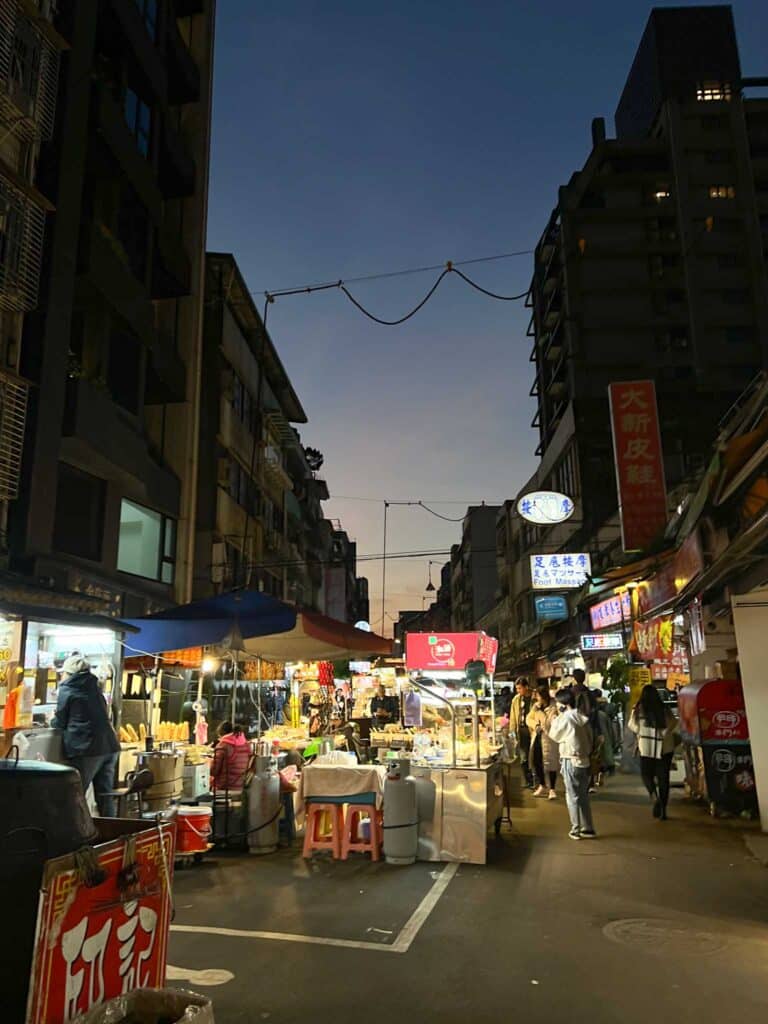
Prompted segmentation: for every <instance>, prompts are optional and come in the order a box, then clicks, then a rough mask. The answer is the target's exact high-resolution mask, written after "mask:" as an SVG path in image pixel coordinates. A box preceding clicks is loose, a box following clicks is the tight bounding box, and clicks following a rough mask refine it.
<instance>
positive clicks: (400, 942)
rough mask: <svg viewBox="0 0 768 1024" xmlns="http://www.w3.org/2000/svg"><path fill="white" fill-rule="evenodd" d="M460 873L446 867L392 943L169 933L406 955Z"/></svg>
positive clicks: (202, 929) (178, 927) (199, 928)
mask: <svg viewBox="0 0 768 1024" xmlns="http://www.w3.org/2000/svg"><path fill="white" fill-rule="evenodd" d="M458 870H459V865H458V864H446V866H445V868H444V869H443V870H442V871H441V872H440V874H439V875H438V876H437V880H436V881H435V882H434V883H433V885H432V888H431V889H430V890H429V892H428V893H427V894H426V896H425V897H424V899H423V900H422V901H421V903H420V904H419V905H418V907H417V908H416V909H415V910H414V912H413V913H412V914H411V916H410V917H409V918H408V920H407V921H406V923H405V925H404V926H403V930H402V931H401V932H400V934H399V935H398V936H397V938H396V939H395V941H394V942H392V943H381V942H358V941H357V940H355V939H328V938H325V937H323V936H321V935H293V934H291V933H290V932H262V931H250V930H248V929H245V928H209V927H207V926H205V925H199V924H172V925H171V931H172V932H181V933H184V934H187V935H221V936H224V937H225V938H234V939H267V940H268V941H271V942H298V943H302V942H303V943H306V944H307V945H310V946H337V947H341V948H342V949H367V950H375V951H376V952H378V953H407V952H408V950H409V949H410V948H411V945H412V943H413V941H414V939H415V938H416V936H417V935H418V934H419V932H420V931H421V929H422V928H423V927H424V924H425V922H426V920H427V918H428V917H429V915H430V914H431V913H432V911H433V910H434V909H435V907H436V906H437V904H438V901H439V900H440V897H441V896H442V895H443V893H444V892H445V890H446V889H447V888H448V886H449V885H450V882H451V879H452V878H453V877H454V875H455V874H456V872H457V871H458Z"/></svg>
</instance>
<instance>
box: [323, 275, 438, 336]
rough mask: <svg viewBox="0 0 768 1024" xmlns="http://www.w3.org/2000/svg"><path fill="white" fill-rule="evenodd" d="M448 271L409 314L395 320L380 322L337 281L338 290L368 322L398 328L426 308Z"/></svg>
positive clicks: (379, 318)
mask: <svg viewBox="0 0 768 1024" xmlns="http://www.w3.org/2000/svg"><path fill="white" fill-rule="evenodd" d="M450 269H451V268H450V267H446V268H445V270H444V271H443V272H442V274H441V275H440V276H439V277H438V279H437V280H436V281H435V283H434V284H433V285H432V287H431V288H430V289H429V291H428V292H427V294H426V295H425V296H424V298H423V299H422V300H421V302H420V303H419V304H418V305H416V306H414V307H413V309H412V310H411V311H410V313H406V314H405V316H401V317H400V318H399V319H397V320H382V319H381V317H378V316H376V315H375V314H373V313H370V312H369V311H368V310H367V309H366V308H365V306H363V305H361V303H359V302H358V301H357V299H356V298H355V297H354V295H353V294H352V293H351V292H350V290H349V289H348V288H347V287H346V285H345V284H344V283H343V282H342V281H339V288H340V289H341V290H342V291H343V292H344V294H345V295H346V296H347V298H348V299H349V301H350V302H351V303H352V305H353V306H356V307H357V309H359V310H360V312H361V313H362V314H363V316H367V317H368V319H369V320H373V322H374V323H377V324H381V325H382V326H383V327H398V326H399V325H400V324H404V323H405V321H406V320H410V319H411V317H412V316H416V314H417V313H418V312H419V310H420V309H422V308H423V307H424V306H426V304H427V303H428V302H429V300H430V299H431V298H432V296H433V295H434V294H435V292H436V291H437V289H438V288H439V286H440V284H441V282H442V280H443V278H444V277H445V276H446V274H448V273H450Z"/></svg>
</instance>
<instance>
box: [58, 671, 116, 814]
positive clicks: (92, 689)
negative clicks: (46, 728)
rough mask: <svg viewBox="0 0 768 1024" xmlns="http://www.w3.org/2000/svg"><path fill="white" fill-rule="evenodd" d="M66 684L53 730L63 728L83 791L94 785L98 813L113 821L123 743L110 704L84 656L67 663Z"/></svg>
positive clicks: (69, 757)
mask: <svg viewBox="0 0 768 1024" xmlns="http://www.w3.org/2000/svg"><path fill="white" fill-rule="evenodd" d="M64 674H65V678H64V681H63V682H62V683H61V684H60V686H59V692H58V697H57V700H56V714H55V716H54V719H53V727H54V728H55V729H61V731H62V733H63V737H62V741H63V745H64V754H65V756H66V759H67V761H68V762H69V764H70V765H71V766H72V767H73V768H76V769H77V770H78V772H79V773H80V778H81V779H82V783H83V792H84V793H87V791H88V787H89V786H90V785H91V783H93V794H94V796H95V798H96V805H97V807H98V809H99V814H100V815H101V816H102V817H103V818H114V816H115V809H116V806H115V805H116V802H115V798H114V796H111V795H109V794H111V793H112V792H113V791H114V788H115V771H116V769H117V761H118V755H119V751H120V743H119V742H118V739H117V735H116V734H115V730H114V729H113V727H112V722H111V721H110V718H109V711H108V709H107V702H106V700H105V699H104V694H103V693H102V692H101V688H100V686H99V681H98V679H97V678H96V676H95V675H94V674H93V672H91V666H90V664H89V663H88V661H87V660H86V659H85V658H84V657H83V656H82V655H81V654H77V653H76V654H72V655H70V657H69V658H67V660H66V661H65V662H64Z"/></svg>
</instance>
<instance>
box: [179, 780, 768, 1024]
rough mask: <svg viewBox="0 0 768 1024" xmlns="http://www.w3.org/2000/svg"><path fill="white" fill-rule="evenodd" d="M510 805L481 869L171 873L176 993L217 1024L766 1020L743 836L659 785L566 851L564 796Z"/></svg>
mask: <svg viewBox="0 0 768 1024" xmlns="http://www.w3.org/2000/svg"><path fill="white" fill-rule="evenodd" d="M515 803H516V805H517V806H515V807H514V808H513V820H514V828H513V830H512V831H509V830H506V829H505V831H504V833H503V834H502V838H501V839H500V840H499V841H498V842H496V841H494V840H493V839H491V840H490V847H489V863H488V864H487V865H486V866H484V867H475V866H470V865H463V866H461V867H459V868H458V870H456V869H455V868H450V869H448V871H447V873H446V874H443V873H442V872H443V871H445V869H444V868H443V867H442V866H441V865H432V864H417V865H414V866H413V867H410V868H394V867H389V866H387V865H384V864H379V865H374V864H371V863H370V861H369V860H368V859H367V858H363V857H360V856H357V857H355V858H354V859H350V861H348V862H346V863H341V862H334V861H332V860H329V859H327V858H326V857H325V856H322V857H320V856H317V857H316V858H315V859H314V860H313V861H312V862H305V861H304V860H302V858H301V857H300V856H299V854H298V851H283V852H281V853H278V854H276V855H275V856H273V857H269V858H253V857H251V858H248V857H246V856H238V855H228V856H220V857H216V858H214V859H212V860H209V861H208V862H207V863H205V864H202V865H199V866H196V867H194V868H190V869H188V870H185V871H182V872H179V873H178V874H177V876H176V883H175V896H176V904H177V916H176V923H175V928H176V927H180V928H191V929H193V930H192V931H177V930H174V932H173V934H172V937H171V947H170V955H169V961H170V963H171V964H172V965H173V968H174V972H173V973H174V976H176V977H179V978H182V977H183V976H185V975H187V976H189V975H191V981H186V982H185V981H183V980H179V981H178V982H177V983H178V984H182V985H187V987H190V988H193V989H195V990H196V991H198V992H201V993H204V994H207V995H208V996H209V997H210V998H212V999H213V1003H214V1012H215V1018H216V1022H217V1024H235V1022H240V1021H242V1022H246V1021H248V1022H259V1021H269V1022H271V1024H298V1022H302V1024H307V1022H309V1021H316V1022H322V1024H325V1022H330V1021H334V1020H338V1021H342V1022H346V1021H349V1020H351V1019H352V1017H353V1015H354V1016H358V1015H359V1016H360V1018H361V1020H364V1021H365V1022H366V1024H379V1022H381V1024H384V1022H387V1024H391V1022H393V1021H395V1020H397V1019H405V1020H408V1021H419V1020H423V1021H430V1022H431V1021H440V1022H444V1024H465V1022H467V1021H473V1022H475V1021H476V1022H486V1021H488V1022H491V1021H494V1022H495V1021H505V1020H511V1021H513V1022H514V1021H515V1020H520V1021H524V1022H525V1024H538V1022H547V1024H559V1022H561V1021H563V1022H566V1021H574V1020H575V1021H585V1022H589V1024H608V1022H610V1024H614V1022H615V1024H619V1022H620V1024H649V1022H659V1024H662V1022H664V1024H666V1022H668V1021H669V1022H675V1024H688V1022H691V1024H694V1022H695V1024H701V1022H710V1021H711V1022H718V1024H720V1022H726V1021H731V1020H736V1019H751V1020H760V1019H765V1017H766V1014H767V1013H768V928H766V924H767V923H768V873H766V868H765V867H763V866H762V865H761V864H760V863H758V862H757V861H756V860H755V859H754V858H753V857H752V856H751V855H750V854H749V852H748V850H747V847H746V846H745V843H744V839H743V836H744V833H745V831H747V830H748V829H749V828H750V826H749V825H748V824H745V823H744V822H741V821H715V820H713V819H711V818H710V817H709V816H708V815H707V814H706V813H705V811H704V810H703V809H702V808H700V807H694V806H690V805H688V804H687V803H686V802H685V801H684V799H683V797H682V794H681V793H679V792H675V791H673V797H672V802H671V805H670V814H671V820H670V821H668V822H665V823H662V822H658V821H655V820H654V819H653V818H652V816H651V813H650V807H649V805H648V802H647V799H646V798H645V797H644V795H643V793H642V792H641V791H640V787H639V783H638V782H637V780H636V779H634V778H626V777H621V778H616V779H613V780H610V782H609V784H608V786H607V787H606V788H605V789H604V790H603V791H601V792H600V793H599V794H598V795H597V796H596V798H595V823H596V827H597V829H598V830H599V838H598V839H597V840H595V841H589V842H588V841H581V842H578V843H577V842H573V841H572V840H569V839H568V836H567V815H566V811H565V806H564V801H563V800H562V799H560V800H558V801H556V802H554V801H553V802H551V803H550V802H547V801H540V800H534V799H533V798H532V797H530V796H529V795H527V794H526V795H522V794H519V795H518V796H517V797H516V798H515ZM211 928H214V929H218V930H219V931H218V932H214V933H211V932H209V931H208V929H211ZM198 929H199V930H198ZM232 932H235V933H236V934H232ZM254 933H256V934H254ZM195 971H204V972H211V971H212V972H213V974H210V973H209V974H203V975H195V974H193V973H192V972H195ZM225 979H228V980H225ZM210 981H219V982H222V981H223V984H218V985H216V986H210V985H205V986H204V985H203V984H201V982H210Z"/></svg>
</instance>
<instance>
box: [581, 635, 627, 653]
mask: <svg viewBox="0 0 768 1024" xmlns="http://www.w3.org/2000/svg"><path fill="white" fill-rule="evenodd" d="M623 647H624V637H623V636H622V635H621V633H583V634H582V637H581V649H582V651H620V650H622V649H623Z"/></svg>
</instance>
